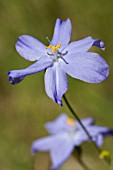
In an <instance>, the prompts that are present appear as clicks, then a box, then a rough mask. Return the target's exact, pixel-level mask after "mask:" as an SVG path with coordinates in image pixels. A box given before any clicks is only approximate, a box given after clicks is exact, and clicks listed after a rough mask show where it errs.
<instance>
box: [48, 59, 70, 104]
mask: <svg viewBox="0 0 113 170" xmlns="http://www.w3.org/2000/svg"><path fill="white" fill-rule="evenodd" d="M67 88H68V82H67V77H66V73H65V72H64V71H63V70H62V69H61V68H60V66H59V63H58V62H56V63H54V65H53V67H50V68H48V69H47V70H46V73H45V90H46V93H47V95H48V96H49V97H50V98H52V100H53V101H54V102H56V103H57V104H59V105H61V106H62V101H61V98H62V95H63V94H64V93H65V92H66V91H67Z"/></svg>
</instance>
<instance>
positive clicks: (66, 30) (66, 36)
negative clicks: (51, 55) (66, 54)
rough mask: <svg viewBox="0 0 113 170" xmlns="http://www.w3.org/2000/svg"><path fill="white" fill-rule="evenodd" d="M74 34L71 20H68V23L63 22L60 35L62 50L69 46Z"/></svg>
mask: <svg viewBox="0 0 113 170" xmlns="http://www.w3.org/2000/svg"><path fill="white" fill-rule="evenodd" d="M71 33H72V25H71V21H70V19H67V20H66V21H63V22H62V24H61V28H60V34H59V39H58V43H60V44H61V49H62V48H64V47H65V46H67V44H68V43H69V42H70V38H71Z"/></svg>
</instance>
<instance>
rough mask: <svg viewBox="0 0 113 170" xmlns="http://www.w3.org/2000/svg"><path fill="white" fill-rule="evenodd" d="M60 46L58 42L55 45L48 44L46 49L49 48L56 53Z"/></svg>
mask: <svg viewBox="0 0 113 170" xmlns="http://www.w3.org/2000/svg"><path fill="white" fill-rule="evenodd" d="M60 47H61V44H58V45H57V46H54V45H49V46H46V49H48V48H51V50H52V53H56V52H57V51H58V49H59V48H60Z"/></svg>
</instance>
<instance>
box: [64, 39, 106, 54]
mask: <svg viewBox="0 0 113 170" xmlns="http://www.w3.org/2000/svg"><path fill="white" fill-rule="evenodd" d="M92 46H97V47H99V48H101V49H102V50H104V49H105V47H104V42H103V41H101V40H95V39H94V38H92V37H86V38H84V39H82V40H78V41H74V42H71V43H70V44H69V45H68V46H67V47H66V48H65V51H68V53H69V54H72V53H77V52H86V51H88V50H89V49H90V48H91V47H92Z"/></svg>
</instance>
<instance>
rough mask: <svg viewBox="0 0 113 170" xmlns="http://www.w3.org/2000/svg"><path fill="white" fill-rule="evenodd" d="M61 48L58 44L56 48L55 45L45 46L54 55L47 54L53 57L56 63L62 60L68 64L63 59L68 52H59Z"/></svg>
mask: <svg viewBox="0 0 113 170" xmlns="http://www.w3.org/2000/svg"><path fill="white" fill-rule="evenodd" d="M60 47H61V44H58V45H56V46H54V45H49V46H45V48H46V49H51V50H52V53H49V52H47V54H48V55H49V56H53V58H54V61H58V59H59V58H61V59H62V60H63V61H64V62H65V63H66V64H68V62H67V61H66V60H65V59H64V58H63V56H64V55H66V54H67V53H68V52H67V51H66V52H65V53H62V52H60V51H59V48H60Z"/></svg>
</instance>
